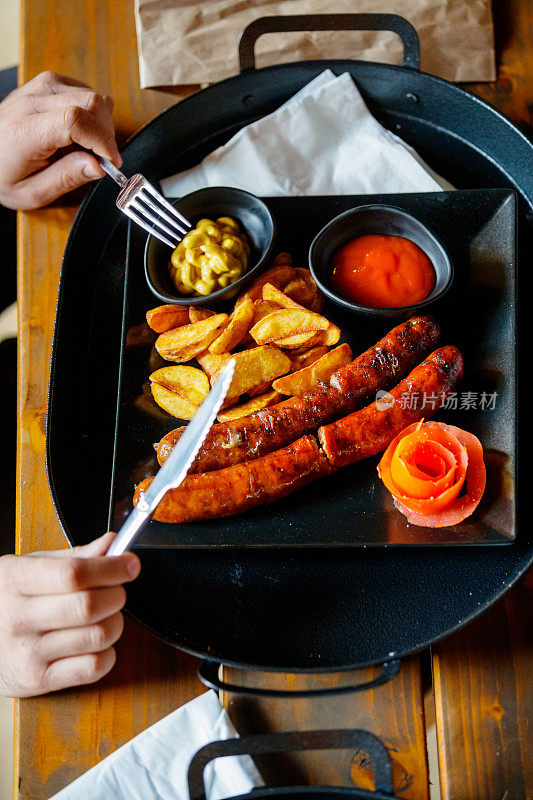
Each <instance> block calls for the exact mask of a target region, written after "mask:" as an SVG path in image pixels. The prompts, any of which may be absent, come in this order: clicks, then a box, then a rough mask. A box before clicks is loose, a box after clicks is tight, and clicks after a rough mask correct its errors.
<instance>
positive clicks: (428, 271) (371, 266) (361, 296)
mask: <svg viewBox="0 0 533 800" xmlns="http://www.w3.org/2000/svg"><path fill="white" fill-rule="evenodd" d="M332 264H333V276H332V285H333V288H334V289H335V291H336V292H337V293H338V294H340V295H341V296H342V297H344V298H345V299H346V300H350V301H351V302H354V303H357V304H358V305H361V306H369V307H371V308H396V307H398V306H410V305H413V304H414V303H419V302H420V301H421V300H424V298H426V297H427V296H428V295H429V293H430V292H431V290H432V289H433V287H434V286H435V269H434V268H433V264H432V263H431V261H430V260H429V258H428V257H427V255H426V254H425V253H424V251H423V250H422V249H421V248H420V247H419V246H418V245H417V244H415V243H414V242H411V241H410V240H409V239H404V238H403V237H402V236H384V235H382V234H374V233H373V234H367V235H366V236H358V237H357V238H356V239H352V240H351V241H349V242H346V244H343V245H342V246H341V247H339V248H337V250H336V251H335V253H334V254H333V259H332Z"/></svg>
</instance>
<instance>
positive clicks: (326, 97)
mask: <svg viewBox="0 0 533 800" xmlns="http://www.w3.org/2000/svg"><path fill="white" fill-rule="evenodd" d="M161 186H162V188H163V192H164V193H165V194H166V195H167V196H168V197H180V196H182V195H184V194H188V193H189V192H192V191H194V190H195V189H200V188H202V187H204V186H234V187H236V188H238V189H244V190H247V191H250V192H253V193H254V194H256V195H260V196H287V195H300V196H301V195H328V194H387V193H394V192H434V191H439V190H440V189H452V188H453V187H452V186H451V184H449V183H448V182H447V181H445V180H444V179H443V178H441V177H439V176H438V175H436V173H435V172H433V170H432V169H431V168H430V167H429V166H428V165H427V164H425V163H424V161H423V160H422V159H421V158H420V156H419V155H418V154H417V153H416V152H415V151H414V150H413V149H412V148H411V147H409V146H408V145H407V144H405V142H403V141H402V140H401V139H399V138H398V137H397V136H395V135H394V134H392V133H391V132H390V131H388V130H387V129H386V128H384V127H383V126H382V125H380V124H379V122H377V120H375V119H374V117H373V116H372V115H371V114H370V112H369V110H368V108H367V107H366V105H365V103H364V101H363V98H362V97H361V94H360V92H359V90H358V89H357V87H356V85H355V83H354V81H353V79H352V77H351V75H349V74H348V73H344V74H343V75H339V76H338V77H335V75H334V74H333V72H332V71H331V70H325V71H324V72H323V73H321V74H320V75H318V76H317V77H316V78H315V79H314V80H312V81H311V82H310V83H308V84H307V86H304V88H303V89H301V90H300V91H299V92H298V93H297V94H296V95H294V96H293V97H292V98H291V99H290V100H289V101H288V102H286V103H285V104H284V105H283V106H281V107H280V108H278V109H277V110H276V111H274V112H273V113H272V114H269V115H268V116H267V117H263V118H262V119H260V120H258V121H257V122H253V123H252V124H251V125H247V126H246V127H245V128H243V129H242V130H240V131H239V132H238V133H237V134H236V135H235V136H233V138H232V139H230V140H229V142H227V143H226V144H225V145H223V146H222V147H219V148H218V150H215V151H214V152H213V153H211V154H210V155H208V156H207V157H206V158H204V160H203V161H202V162H201V163H200V164H199V165H197V166H196V167H193V168H192V169H189V170H186V171H185V172H181V173H179V174H178V175H174V176H172V177H170V178H166V179H165V180H163V181H162V182H161Z"/></svg>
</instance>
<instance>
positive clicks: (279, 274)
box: [235, 264, 296, 308]
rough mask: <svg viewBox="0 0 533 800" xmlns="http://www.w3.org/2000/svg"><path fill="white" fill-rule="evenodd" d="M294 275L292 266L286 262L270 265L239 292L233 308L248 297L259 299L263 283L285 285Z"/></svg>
mask: <svg viewBox="0 0 533 800" xmlns="http://www.w3.org/2000/svg"><path fill="white" fill-rule="evenodd" d="M295 277H296V273H295V271H294V267H290V266H289V265H288V264H287V265H283V264H280V265H279V266H277V267H270V268H269V269H267V271H266V272H263V274H262V275H261V277H260V278H257V280H256V281H254V283H252V285H251V286H250V288H249V289H247V290H246V291H245V292H244V294H241V296H240V297H239V299H238V300H237V302H236V303H235V308H238V306H240V305H241V304H242V303H244V301H245V300H246V298H248V297H249V298H250V299H251V300H253V301H254V302H255V300H260V299H261V296H262V291H263V286H264V285H265V283H271V284H272V285H273V286H278V287H279V286H286V285H287V284H288V283H290V282H291V281H293V280H294V279H295Z"/></svg>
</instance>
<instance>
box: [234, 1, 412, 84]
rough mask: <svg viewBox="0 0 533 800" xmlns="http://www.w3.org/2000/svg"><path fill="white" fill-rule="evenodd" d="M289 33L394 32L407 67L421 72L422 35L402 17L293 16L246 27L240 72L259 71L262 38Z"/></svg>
mask: <svg viewBox="0 0 533 800" xmlns="http://www.w3.org/2000/svg"><path fill="white" fill-rule="evenodd" d="M289 31H392V32H393V33H396V34H398V36H399V37H400V39H401V40H402V44H403V62H402V64H403V66H404V67H411V68H412V69H419V68H420V42H419V39H418V34H417V32H416V30H415V29H414V28H413V26H412V25H411V23H410V22H408V21H407V20H406V19H405V17H401V16H400V15H399V14H293V15H290V16H287V17H259V19H256V20H254V21H253V22H250V24H249V25H247V26H246V28H245V29H244V30H243V32H242V33H241V36H240V39H239V67H240V71H241V72H247V71H249V70H252V69H255V43H256V41H257V40H258V39H259V37H260V36H263V34H265V33H286V32H289Z"/></svg>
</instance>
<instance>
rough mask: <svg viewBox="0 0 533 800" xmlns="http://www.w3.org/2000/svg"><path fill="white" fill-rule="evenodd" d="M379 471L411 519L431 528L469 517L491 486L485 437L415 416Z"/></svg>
mask: <svg viewBox="0 0 533 800" xmlns="http://www.w3.org/2000/svg"><path fill="white" fill-rule="evenodd" d="M378 473H379V476H380V478H381V480H382V481H383V483H384V484H385V486H386V487H387V489H388V490H389V492H390V493H391V494H392V496H393V498H394V505H395V506H396V508H397V509H398V510H399V511H401V512H402V514H404V515H405V516H406V517H407V520H408V522H411V523H413V524H415V525H421V526H425V527H430V528H444V527H447V526H449V525H456V524H457V523H459V522H462V520H464V519H466V517H469V516H470V514H472V512H473V511H474V509H475V508H477V506H478V505H479V501H480V500H481V497H482V496H483V492H484V491H485V483H486V470H485V463H484V461H483V448H482V447H481V443H480V441H479V439H478V438H477V437H476V436H474V435H473V434H472V433H468V431H463V430H461V428H456V427H455V426H454V425H446V424H445V423H443V422H415V423H414V424H413V425H410V426H409V427H408V428H405V430H403V431H402V432H401V433H400V434H398V436H396V438H395V439H393V441H392V442H391V443H390V445H389V446H388V448H387V449H386V451H385V453H384V454H383V458H382V459H381V461H380V462H379V465H378Z"/></svg>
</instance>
